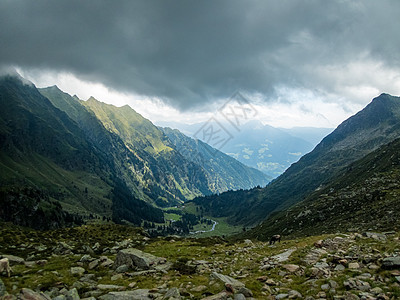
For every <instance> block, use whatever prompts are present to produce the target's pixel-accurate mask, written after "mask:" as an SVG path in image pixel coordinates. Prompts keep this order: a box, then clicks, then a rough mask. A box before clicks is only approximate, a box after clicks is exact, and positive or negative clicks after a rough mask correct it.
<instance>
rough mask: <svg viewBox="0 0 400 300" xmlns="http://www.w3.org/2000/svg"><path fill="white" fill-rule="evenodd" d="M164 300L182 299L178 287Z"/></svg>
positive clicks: (169, 291) (168, 293)
mask: <svg viewBox="0 0 400 300" xmlns="http://www.w3.org/2000/svg"><path fill="white" fill-rule="evenodd" d="M163 299H165V300H168V299H181V294H180V293H179V290H178V289H177V288H176V287H173V288H170V289H169V290H168V292H167V293H166V294H165V296H164V298H163Z"/></svg>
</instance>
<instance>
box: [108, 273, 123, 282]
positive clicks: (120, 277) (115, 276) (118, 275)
mask: <svg viewBox="0 0 400 300" xmlns="http://www.w3.org/2000/svg"><path fill="white" fill-rule="evenodd" d="M122 278H124V275H122V274H115V275H113V276H111V281H116V280H120V279H122Z"/></svg>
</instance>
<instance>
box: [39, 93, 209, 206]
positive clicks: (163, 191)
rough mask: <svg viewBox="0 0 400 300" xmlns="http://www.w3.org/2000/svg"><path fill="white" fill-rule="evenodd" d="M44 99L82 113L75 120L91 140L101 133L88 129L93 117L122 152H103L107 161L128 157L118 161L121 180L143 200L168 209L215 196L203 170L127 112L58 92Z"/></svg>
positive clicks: (111, 148) (113, 149) (147, 123)
mask: <svg viewBox="0 0 400 300" xmlns="http://www.w3.org/2000/svg"><path fill="white" fill-rule="evenodd" d="M41 93H42V94H44V95H45V96H46V97H48V98H49V99H50V101H52V103H53V104H54V105H55V106H56V107H58V108H60V109H63V110H65V111H66V112H67V113H69V114H70V115H71V117H74V114H75V111H76V110H79V111H80V112H81V116H80V117H78V118H77V117H75V119H76V120H77V122H78V124H81V125H80V126H81V127H84V128H87V131H89V132H88V135H89V137H90V136H92V133H91V132H93V131H95V130H96V128H97V127H99V126H98V124H92V122H91V123H90V124H88V120H90V119H89V117H90V118H94V122H97V123H100V126H101V127H102V129H103V130H102V131H100V132H101V133H102V136H112V137H113V139H114V140H116V139H117V140H119V141H120V142H121V143H122V147H123V150H120V149H119V148H120V145H115V143H114V145H112V146H111V145H110V146H109V147H106V148H105V147H104V145H99V147H102V149H103V151H104V152H105V153H108V154H109V155H115V152H117V153H121V152H124V151H125V152H127V153H123V156H122V157H121V155H119V156H118V157H116V161H117V163H118V162H119V164H120V169H121V172H124V174H123V177H124V178H127V179H129V178H132V179H133V181H134V184H133V186H136V187H139V191H138V192H139V193H140V194H141V197H143V198H144V199H147V200H150V201H153V202H155V203H156V204H157V205H159V206H168V205H176V204H179V203H181V202H183V201H185V200H186V199H187V198H189V199H190V198H193V197H194V196H196V195H203V194H206V195H207V194H210V193H211V191H210V189H209V188H208V186H207V181H206V178H205V175H204V171H203V170H202V168H201V167H200V166H198V165H195V164H193V163H191V162H188V161H186V160H185V159H184V158H183V157H182V156H181V155H180V154H179V153H178V152H177V151H176V150H175V149H174V147H173V146H172V144H171V142H170V141H169V140H168V138H167V137H166V136H165V135H164V134H163V133H162V132H161V131H160V130H158V128H157V127H155V126H154V125H153V124H152V123H151V122H150V121H149V120H147V119H145V118H143V117H142V116H141V115H139V114H138V113H136V112H135V111H134V110H133V109H131V108H130V107H129V106H124V107H121V108H118V107H115V106H113V105H108V104H105V103H102V102H99V101H97V100H95V99H94V98H91V99H89V100H88V101H80V100H77V99H74V98H73V97H71V96H70V95H68V94H66V93H63V92H62V91H60V90H59V89H58V88H56V87H51V88H47V89H41ZM71 105H74V106H75V107H76V109H75V110H74V111H71V109H69V106H71ZM94 125H96V126H94ZM96 140H99V142H101V143H102V144H104V140H105V139H104V138H100V137H98V138H96Z"/></svg>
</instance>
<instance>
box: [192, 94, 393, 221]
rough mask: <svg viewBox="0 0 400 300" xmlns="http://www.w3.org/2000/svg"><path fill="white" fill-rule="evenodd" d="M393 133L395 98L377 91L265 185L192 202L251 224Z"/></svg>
mask: <svg viewBox="0 0 400 300" xmlns="http://www.w3.org/2000/svg"><path fill="white" fill-rule="evenodd" d="M398 137H400V98H398V97H393V96H390V95H387V94H382V95H380V96H379V97H377V98H375V99H374V100H373V101H372V102H371V103H370V104H369V105H368V106H367V107H366V108H364V109H363V110H362V111H360V112H359V113H357V114H356V115H354V116H353V117H351V118H349V119H348V120H346V121H344V122H343V123H342V124H341V125H340V126H339V127H338V128H337V129H336V130H334V131H333V132H332V133H331V134H329V135H328V136H327V137H326V138H324V139H323V140H322V141H321V143H320V144H318V145H317V147H316V148H315V149H314V150H313V151H312V152H310V153H309V154H306V155H304V156H303V157H302V158H301V159H300V160H299V161H298V162H297V163H295V164H293V165H292V166H291V167H290V168H289V169H288V170H287V171H286V172H285V173H284V174H282V175H281V176H279V177H278V178H277V179H276V180H274V181H273V182H271V183H270V184H269V185H268V186H267V187H266V188H265V189H258V190H257V191H254V190H251V191H249V193H242V195H240V196H238V197H234V198H235V199H236V200H235V203H233V205H232V203H229V199H228V198H222V197H218V196H215V197H211V198H210V197H208V198H207V199H204V201H203V200H201V199H197V200H196V201H197V202H196V203H197V204H199V205H203V206H204V208H205V210H206V211H207V212H208V213H210V214H215V215H218V214H219V213H220V212H222V211H229V214H230V216H231V221H232V222H233V223H242V224H255V223H257V222H259V221H261V220H263V219H265V218H266V217H267V216H268V215H270V214H271V213H272V212H274V211H276V210H282V209H285V208H288V207H289V206H291V205H293V204H295V203H297V202H299V201H301V200H303V199H304V198H305V197H307V196H308V195H309V194H310V193H312V192H313V191H315V190H316V189H321V188H323V187H324V186H326V185H328V184H329V183H330V182H331V181H332V180H335V178H336V177H337V176H339V175H340V174H341V172H343V171H344V170H345V168H346V167H347V166H349V165H350V164H351V163H353V162H355V161H357V160H358V159H361V158H362V157H364V156H365V155H367V154H369V153H371V152H372V151H374V150H376V149H377V148H379V147H380V146H382V145H385V144H387V143H389V142H391V141H393V140H395V139H396V138H398ZM210 201H211V202H210ZM215 208H216V209H215Z"/></svg>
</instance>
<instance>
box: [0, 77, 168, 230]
mask: <svg viewBox="0 0 400 300" xmlns="http://www.w3.org/2000/svg"><path fill="white" fill-rule="evenodd" d="M0 165H1V173H0V201H1V205H0V206H1V207H2V209H1V210H0V218H2V219H4V220H6V221H7V220H8V221H14V222H16V223H18V224H21V225H24V226H31V227H36V228H53V227H60V226H65V225H67V224H72V223H74V222H82V217H86V218H89V217H93V215H94V216H95V217H103V218H108V219H111V218H113V219H114V221H116V222H120V221H122V219H125V220H128V221H130V222H132V223H135V224H140V222H141V220H142V219H146V220H149V221H150V220H151V221H162V220H163V214H162V211H161V210H159V209H157V208H154V207H153V206H151V205H149V204H147V203H146V202H144V201H141V200H140V199H139V198H137V197H136V195H135V194H134V193H133V191H131V190H130V189H129V188H128V187H127V186H126V184H125V182H124V180H123V179H122V178H121V176H120V174H119V173H118V167H117V166H116V165H115V164H114V161H113V160H111V159H110V158H109V156H108V155H107V154H106V153H105V152H102V151H100V149H99V148H98V147H96V145H95V144H94V143H92V142H91V141H90V140H89V139H87V134H86V133H85V132H84V131H83V130H82V129H81V128H80V127H79V126H78V124H77V123H76V122H75V121H74V120H72V119H71V118H70V117H69V116H68V115H67V114H66V113H65V112H63V111H61V110H59V109H58V108H56V107H55V106H54V105H52V103H51V102H50V101H49V100H48V99H47V98H46V97H44V96H43V95H42V94H41V93H40V92H39V91H38V90H37V89H36V87H35V86H34V85H33V84H30V83H26V81H25V80H24V79H22V78H19V77H16V76H2V77H0Z"/></svg>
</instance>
